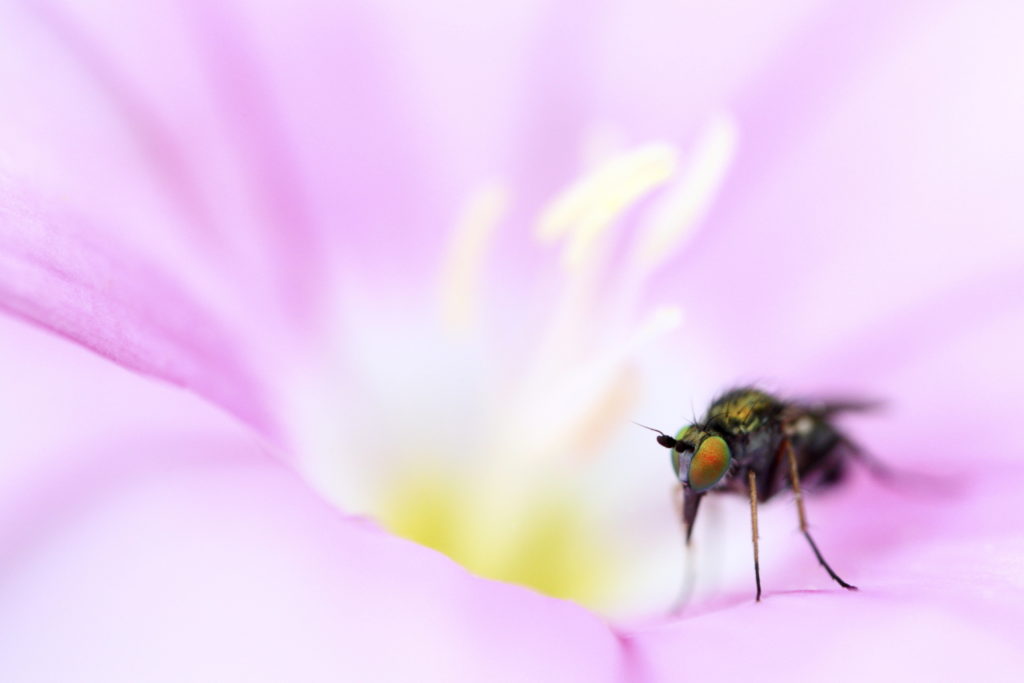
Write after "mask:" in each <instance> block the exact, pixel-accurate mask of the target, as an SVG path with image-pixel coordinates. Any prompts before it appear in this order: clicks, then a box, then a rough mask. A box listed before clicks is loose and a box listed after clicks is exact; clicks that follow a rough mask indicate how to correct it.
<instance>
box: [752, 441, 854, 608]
mask: <svg viewBox="0 0 1024 683" xmlns="http://www.w3.org/2000/svg"><path fill="white" fill-rule="evenodd" d="M782 447H783V448H784V449H786V457H787V458H789V480H790V482H791V483H792V485H793V493H794V494H795V496H796V510H797V514H799V515H800V531H801V532H803V535H804V538H806V539H807V542H808V543H810V544H811V550H813V551H814V556H815V557H817V558H818V562H819V563H820V564H821V566H822V567H824V568H825V571H827V572H828V575H829V576H831V577H832V580H833V581H835V582H836V583H838V584H839V585H840V586H842V587H843V588H847V589H849V590H857V587H856V586H853V585H850V584H848V583H846V582H845V581H843V580H842V579H841V578H839V575H838V574H836V573H835V572H834V571H833V570H832V567H830V566H828V562H826V561H825V558H824V557H822V556H821V551H820V550H818V545H817V544H816V543H815V542H814V539H813V538H811V533H810V531H808V530H807V513H806V512H805V511H804V494H803V492H802V491H801V490H800V475H799V474H798V473H797V465H796V454H795V453H793V446H792V445H791V444H790V443H789V439H786V440H785V441H783V442H782ZM754 547H755V549H756V547H757V546H756V544H755V546H754Z"/></svg>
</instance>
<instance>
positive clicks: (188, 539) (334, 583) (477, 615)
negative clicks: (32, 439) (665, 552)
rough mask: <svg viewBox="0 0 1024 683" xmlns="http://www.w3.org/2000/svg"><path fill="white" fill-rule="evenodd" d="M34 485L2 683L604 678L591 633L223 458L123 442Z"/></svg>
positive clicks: (286, 482)
mask: <svg viewBox="0 0 1024 683" xmlns="http://www.w3.org/2000/svg"><path fill="white" fill-rule="evenodd" d="M140 452H144V453H145V454H146V457H144V458H140V457H138V455H137V454H138V453H140ZM33 484H34V485H33V486H32V487H31V488H30V489H28V488H27V489H26V493H25V495H24V496H22V497H21V499H20V500H13V501H11V500H7V501H5V502H4V514H3V515H2V516H0V519H3V520H4V521H3V530H4V531H5V532H6V533H3V534H0V539H4V541H3V545H0V557H3V562H2V563H0V595H2V602H3V604H4V610H3V611H2V614H0V679H3V680H11V681H13V680H44V679H45V680H59V679H67V678H68V677H71V678H74V679H75V680H98V681H111V680H138V679H145V680H168V681H180V680H247V681H255V680H268V681H280V680H302V681H317V680H325V681H327V680H330V681H337V680H359V681H373V680H379V681H393V680H437V681H457V680H467V681H481V680H510V681H511V680H560V681H561V680H565V681H603V680H607V681H611V680H621V676H622V673H623V666H624V663H623V660H622V655H621V652H620V649H619V644H618V641H617V639H616V637H615V635H614V634H613V633H612V632H611V631H610V629H609V628H608V627H607V626H606V625H605V624H604V623H603V622H602V621H601V620H599V619H598V618H596V617H594V616H593V615H590V614H588V613H587V612H586V611H584V610H583V609H581V608H579V607H577V606H575V605H572V604H570V603H565V602H561V601H558V600H552V599H549V598H545V597H542V596H539V595H537V594H535V593H532V592H531V591H529V590H525V589H522V588H519V587H514V586H509V585H503V584H497V583H494V582H490V581H485V580H482V579H478V578H475V577H472V576H470V575H468V574H467V573H466V572H465V571H464V570H463V569H461V568H460V567H459V566H457V565H455V564H453V563H452V562H451V561H449V560H448V559H447V558H445V557H443V556H442V555H440V554H438V553H435V552H433V551H430V550H427V549H425V548H422V547H420V546H416V545H414V544H412V543H409V542H406V541H402V540H399V539H396V538H393V537H390V536H388V535H386V534H384V533H382V532H380V531H378V530H377V529H375V528H373V527H372V526H371V525H370V524H368V523H366V522H361V521H359V520H356V519H346V518H344V517H343V516H342V515H340V514H339V513H338V512H337V511H336V510H335V509H334V508H333V507H331V506H330V505H328V504H326V503H325V502H323V501H321V500H319V499H318V498H317V497H316V496H315V495H314V494H313V493H312V491H310V490H309V489H308V488H307V487H306V486H305V485H303V484H302V483H301V482H299V481H298V479H297V478H296V477H295V475H294V474H292V473H291V472H289V471H288V470H286V469H285V468H283V467H282V466H280V465H278V464H276V463H274V462H271V461H270V460H269V459H267V458H265V457H262V456H261V455H260V454H258V453H254V452H252V449H251V448H249V447H246V446H244V445H242V444H240V443H239V442H236V441H232V440H228V441H221V442H218V441H211V440H209V439H207V440H202V439H194V438H185V437H182V438H176V439H161V440H158V441H154V440H152V439H143V440H141V441H138V442H125V443H120V444H118V446H117V448H116V449H115V450H110V449H104V450H99V451H94V452H93V455H92V456H91V457H90V458H89V459H88V460H87V461H86V462H83V463H82V464H81V466H80V467H79V468H77V470H75V471H70V472H67V473H66V474H65V475H64V477H62V478H58V479H54V480H43V481H36V482H34V483H33ZM39 510H43V511H44V512H45V515H44V516H40V515H39V514H38V511H39ZM12 529H14V530H19V529H20V530H21V531H22V532H24V533H22V534H21V535H16V536H15V537H14V538H15V539H18V538H20V539H22V540H21V542H17V543H12V542H10V538H11V536H10V531H11V530H12Z"/></svg>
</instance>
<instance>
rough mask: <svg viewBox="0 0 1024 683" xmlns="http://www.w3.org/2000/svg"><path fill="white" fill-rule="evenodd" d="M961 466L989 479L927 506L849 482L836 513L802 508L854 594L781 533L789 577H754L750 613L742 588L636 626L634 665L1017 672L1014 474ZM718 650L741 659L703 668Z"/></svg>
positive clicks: (695, 674)
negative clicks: (758, 595) (759, 592)
mask: <svg viewBox="0 0 1024 683" xmlns="http://www.w3.org/2000/svg"><path fill="white" fill-rule="evenodd" d="M974 464H975V465H976V469H977V470H981V471H985V469H986V468H985V467H984V466H985V465H997V467H995V468H991V469H988V470H987V471H985V473H984V474H983V475H981V476H977V477H973V476H969V475H966V473H961V474H964V475H965V476H964V477H963V478H962V479H961V483H962V484H964V486H962V487H960V490H959V493H952V494H948V495H946V496H943V497H941V498H940V497H933V498H931V499H924V498H920V497H916V498H908V497H906V495H902V496H900V495H896V494H894V493H893V492H892V491H880V490H879V489H878V488H877V486H872V485H871V484H869V483H867V482H863V481H862V482H860V485H858V486H855V487H852V488H851V489H849V490H847V491H844V492H843V493H842V494H841V498H842V500H833V501H824V500H823V501H818V502H815V503H811V505H812V506H813V507H812V508H811V512H812V515H811V520H812V522H813V521H817V522H818V523H817V524H816V529H817V530H818V531H817V540H818V541H819V544H820V545H821V546H822V547H823V550H825V552H826V553H827V555H828V557H829V560H830V562H831V563H832V564H833V565H834V566H836V567H839V568H840V572H841V573H842V575H843V576H844V578H847V579H851V580H853V581H854V582H855V583H857V584H858V586H859V588H860V590H859V591H858V592H856V593H851V592H846V591H843V590H842V589H840V588H838V587H837V586H835V585H834V584H831V583H830V582H829V579H828V577H827V576H825V574H824V572H822V571H821V569H820V567H818V566H817V565H816V563H815V562H814V558H813V556H812V555H811V553H810V550H809V549H807V548H801V547H798V546H803V545H805V544H804V543H803V539H802V538H800V537H799V534H797V533H793V532H791V533H790V534H787V535H786V536H788V538H789V540H788V541H785V542H784V543H785V545H787V546H790V547H789V548H788V549H787V550H788V551H789V553H790V554H791V555H792V557H790V558H789V561H788V562H789V564H788V565H783V564H782V563H781V562H780V563H775V562H770V563H769V564H770V565H772V566H770V567H769V568H765V567H764V566H763V565H762V581H763V582H764V583H765V587H766V593H765V597H764V599H763V600H762V602H761V603H755V602H754V601H753V586H752V583H753V581H752V577H750V579H748V587H747V588H745V589H744V590H740V591H739V592H735V593H732V594H729V595H726V596H724V597H723V598H720V599H719V600H718V601H716V602H715V603H712V604H706V605H703V606H700V605H697V606H695V609H694V610H693V611H692V612H691V613H690V614H685V613H684V615H683V617H682V618H681V619H679V620H675V621H672V622H665V623H661V624H655V623H651V624H647V625H641V626H638V627H636V628H635V629H633V630H632V635H631V636H630V641H631V642H632V643H633V645H634V646H635V647H636V650H637V652H638V657H639V658H640V659H642V660H643V661H645V662H646V663H647V664H648V665H649V666H650V670H649V673H650V674H651V676H652V679H653V680H672V679H673V677H674V676H676V675H678V673H677V672H680V671H683V672H685V673H686V675H687V676H688V677H692V678H693V679H694V680H699V679H705V680H722V679H724V680H742V679H744V678H758V679H760V680H776V679H778V680H803V679H809V678H821V677H823V676H824V677H826V678H828V679H829V680H837V681H862V680H865V678H878V676H879V672H882V675H883V677H884V678H885V679H886V680H897V679H912V680H965V679H972V678H981V679H984V680H1013V677H1014V676H1015V675H1016V674H1015V672H1017V671H1019V670H1020V668H1021V666H1022V665H1024V652H1022V651H1021V648H1020V635H1019V634H1020V625H1021V620H1020V615H1021V613H1022V610H1024V582H1022V576H1024V573H1022V571H1021V568H1022V566H1024V543H1022V541H1021V538H1020V532H1019V529H1020V528H1021V525H1022V524H1024V512H1022V510H1021V508H1020V506H1019V505H1015V503H1014V497H1015V495H1016V493H1015V492H1016V491H1019V487H1020V481H1021V478H1022V474H1024V470H1022V468H1021V467H1020V465H1019V463H1018V464H1014V465H1007V464H1006V463H990V462H989V463H986V462H984V461H983V462H977V463H974ZM822 503H823V504H822ZM830 508H831V510H830ZM786 512H787V513H791V512H792V511H791V510H786ZM818 512H824V513H825V514H824V515H819V514H816V513H818ZM788 516H789V517H790V518H791V519H792V517H793V515H791V514H790V515H788ZM790 528H792V523H791V526H790ZM767 531H768V533H770V532H771V530H770V529H769V530H767ZM775 535H778V534H775ZM828 536H831V537H832V539H831V540H829V541H827V542H826V541H825V539H827V538H828ZM773 540H782V539H773ZM723 542H728V541H724V540H723ZM762 542H763V541H762ZM829 546H832V548H829ZM762 547H763V546H762ZM832 550H835V551H836V552H832ZM748 553H749V549H748ZM748 558H749V555H748ZM797 564H798V565H800V567H801V568H800V569H793V567H794V566H795V565H797ZM787 567H788V568H787ZM751 573H752V570H751ZM798 576H802V577H803V578H802V580H800V581H798V582H796V583H793V581H794V579H795V578H796V577H798ZM787 580H788V581H790V583H789V584H788V586H790V587H795V588H797V589H800V590H793V589H792V588H788V589H787V588H786V586H787V584H786V583H783V582H785V581H787ZM723 642H729V643H730V646H729V647H730V648H731V649H733V651H735V652H739V653H742V656H735V657H721V656H713V655H712V656H705V655H704V653H719V655H720V654H721V653H723V651H724V648H723ZM868 655H870V656H868Z"/></svg>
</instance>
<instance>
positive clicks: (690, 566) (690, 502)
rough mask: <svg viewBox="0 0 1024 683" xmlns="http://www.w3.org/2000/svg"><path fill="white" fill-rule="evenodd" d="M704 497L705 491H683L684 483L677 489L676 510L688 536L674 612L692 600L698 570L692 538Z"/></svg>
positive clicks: (675, 496)
mask: <svg viewBox="0 0 1024 683" xmlns="http://www.w3.org/2000/svg"><path fill="white" fill-rule="evenodd" d="M703 497H704V494H703V493H697V494H695V493H693V492H692V491H690V492H689V494H687V493H686V492H684V491H683V487H682V484H680V485H679V486H678V487H677V488H676V490H675V495H674V503H675V506H676V512H678V513H679V514H680V518H681V519H682V522H683V532H684V534H685V537H686V554H685V557H684V559H683V562H684V565H683V581H682V585H681V586H680V589H679V597H678V598H677V599H676V602H675V605H674V606H673V607H672V614H679V613H680V612H682V611H683V608H684V607H685V606H686V603H688V602H689V601H690V595H691V594H692V593H693V585H694V581H695V574H696V572H695V571H694V562H693V558H694V553H693V546H691V545H690V539H691V537H692V536H693V522H694V520H695V519H696V518H697V508H698V506H699V505H700V501H701V499H702V498H703Z"/></svg>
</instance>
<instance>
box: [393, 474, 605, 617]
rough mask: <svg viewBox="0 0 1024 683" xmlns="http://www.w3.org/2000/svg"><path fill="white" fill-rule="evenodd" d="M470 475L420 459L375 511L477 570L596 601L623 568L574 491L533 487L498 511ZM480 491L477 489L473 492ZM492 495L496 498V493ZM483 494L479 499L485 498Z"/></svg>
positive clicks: (599, 603)
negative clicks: (508, 507) (491, 507)
mask: <svg viewBox="0 0 1024 683" xmlns="http://www.w3.org/2000/svg"><path fill="white" fill-rule="evenodd" d="M480 484H481V482H479V481H474V477H472V475H467V474H466V473H464V472H459V471H457V470H455V469H453V468H440V467H438V465H437V463H434V464H433V465H430V464H426V463H424V464H422V465H421V466H419V467H416V468H414V469H413V470H411V471H407V472H406V474H405V475H404V477H403V478H402V479H400V480H397V481H393V482H391V485H390V488H389V491H388V494H387V495H386V496H385V497H384V498H383V505H382V506H381V509H380V513H379V515H378V518H379V519H380V520H381V521H382V523H383V524H384V525H385V527H387V528H388V529H389V530H390V531H391V532H392V533H395V534H397V535H399V536H403V537H405V538H408V539H410V540H413V541H416V542H417V543H421V544H422V545H426V546H429V547H431V548H434V549H435V550H438V551H440V552H443V553H444V554H446V555H448V556H449V557H450V558H452V559H453V560H455V561H456V562H458V563H459V564H461V565H463V566H464V567H466V568H467V569H469V570H470V571H472V572H473V573H475V574H478V575H480V576H485V577H488V578H491V579H496V580H499V581H506V582H510V583H517V584H520V585H525V586H530V587H532V588H534V589H536V590H538V591H540V592H542V593H545V594H547V595H551V596H553V597H558V598H563V599H567V600H574V601H576V602H579V603H581V604H585V605H588V606H591V607H601V606H603V605H606V604H607V603H608V602H609V601H610V600H613V599H614V598H615V596H614V592H615V589H616V587H617V582H616V580H615V578H616V576H617V575H618V573H619V571H621V567H617V566H613V565H614V564H615V560H614V558H615V557H616V554H615V553H614V552H612V551H611V549H610V548H609V547H606V545H605V544H604V543H603V538H604V534H603V533H602V529H601V528H600V527H599V525H598V524H597V523H596V522H595V521H594V520H593V519H590V518H588V516H587V514H586V513H585V512H584V511H585V510H586V506H585V505H584V502H583V501H581V500H580V499H579V494H574V492H571V491H565V490H556V489H544V488H539V489H538V490H535V491H533V492H532V493H531V494H528V495H526V496H522V497H520V498H519V499H518V500H517V501H516V503H515V506H516V507H515V509H514V510H506V511H504V514H502V515H498V518H499V519H500V518H502V517H505V518H508V519H509V522H508V523H502V522H500V521H499V523H497V524H493V523H492V522H493V521H494V520H495V515H494V514H493V512H494V511H493V510H486V509H484V510H481V509H480V506H481V504H483V505H486V504H487V503H486V501H487V499H488V497H482V496H480V495H474V491H475V486H479V485H480ZM477 493H478V492H477ZM497 498H499V499H500V498H501V496H498V497H497ZM481 501H484V502H483V503H482V502H481Z"/></svg>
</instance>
